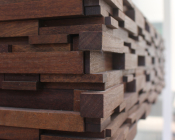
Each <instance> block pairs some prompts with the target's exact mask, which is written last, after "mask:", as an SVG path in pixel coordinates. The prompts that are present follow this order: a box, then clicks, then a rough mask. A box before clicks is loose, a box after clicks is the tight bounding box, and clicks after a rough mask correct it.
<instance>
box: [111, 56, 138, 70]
mask: <svg viewBox="0 0 175 140" xmlns="http://www.w3.org/2000/svg"><path fill="white" fill-rule="evenodd" d="M135 68H137V56H136V55H134V54H119V53H118V54H117V53H116V54H113V69H116V70H124V69H126V70H127V69H135Z"/></svg>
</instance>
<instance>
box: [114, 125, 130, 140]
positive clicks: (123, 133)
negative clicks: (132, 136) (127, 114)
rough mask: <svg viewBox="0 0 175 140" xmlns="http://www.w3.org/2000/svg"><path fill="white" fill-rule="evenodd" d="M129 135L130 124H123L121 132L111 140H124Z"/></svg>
mask: <svg viewBox="0 0 175 140" xmlns="http://www.w3.org/2000/svg"><path fill="white" fill-rule="evenodd" d="M128 133H129V124H123V125H122V126H121V127H120V128H119V130H118V131H117V132H116V133H115V134H114V135H113V136H112V137H111V140H116V139H117V140H123V139H126V137H127V135H128Z"/></svg>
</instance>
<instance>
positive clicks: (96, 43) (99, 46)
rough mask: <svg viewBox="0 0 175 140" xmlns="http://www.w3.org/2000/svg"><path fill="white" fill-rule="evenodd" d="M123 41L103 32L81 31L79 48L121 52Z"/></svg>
mask: <svg viewBox="0 0 175 140" xmlns="http://www.w3.org/2000/svg"><path fill="white" fill-rule="evenodd" d="M123 47H124V42H123V41H122V40H121V39H119V38H117V37H115V36H113V35H111V34H108V33H105V32H81V33H80V38H79V50H84V51H104V52H105V51H106V52H121V50H122V49H123Z"/></svg>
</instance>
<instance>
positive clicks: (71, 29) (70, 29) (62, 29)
mask: <svg viewBox="0 0 175 140" xmlns="http://www.w3.org/2000/svg"><path fill="white" fill-rule="evenodd" d="M102 28H103V25H102V24H87V25H71V26H54V27H41V28H39V35H51V34H79V33H80V32H82V31H102Z"/></svg>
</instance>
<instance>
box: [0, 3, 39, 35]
mask: <svg viewBox="0 0 175 140" xmlns="http://www.w3.org/2000/svg"><path fill="white" fill-rule="evenodd" d="M1 10H2V9H1V6H0V11H1ZM5 11H7V9H6V10H5ZM0 13H1V14H2V13H4V12H0ZM5 13H6V12H5ZM1 14H0V19H1ZM38 28H39V26H38V20H26V21H8V22H0V30H1V32H0V37H23V36H30V35H38Z"/></svg>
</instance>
